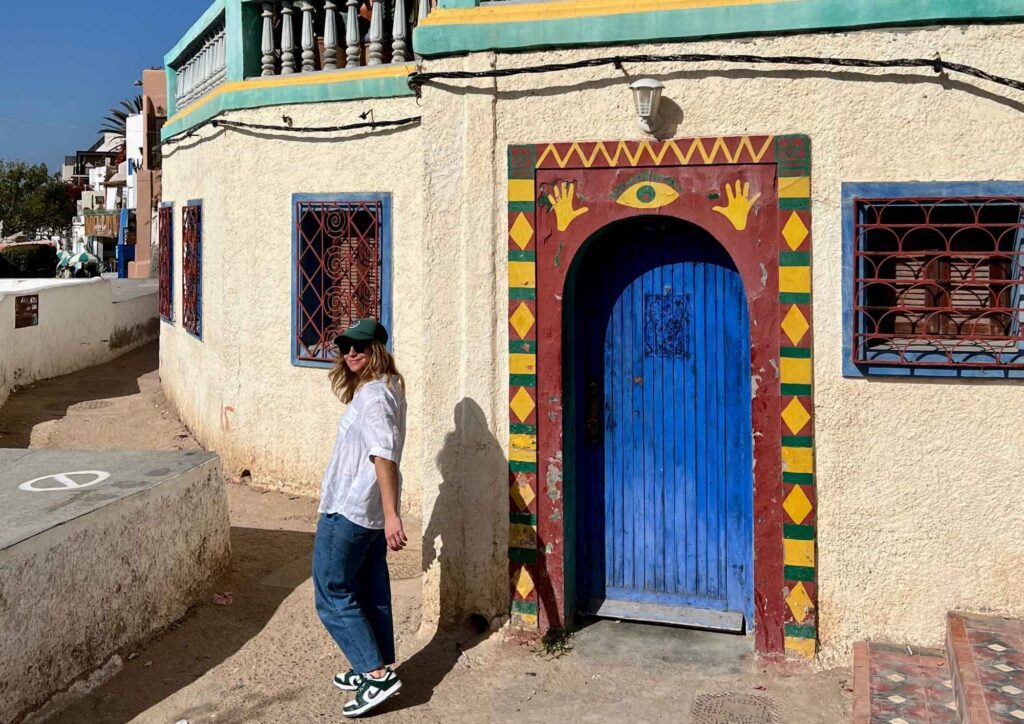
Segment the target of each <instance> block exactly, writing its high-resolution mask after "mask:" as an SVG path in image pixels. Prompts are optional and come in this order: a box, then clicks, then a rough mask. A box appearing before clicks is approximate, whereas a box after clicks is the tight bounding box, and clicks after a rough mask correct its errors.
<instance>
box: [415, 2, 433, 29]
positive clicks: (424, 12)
mask: <svg viewBox="0 0 1024 724" xmlns="http://www.w3.org/2000/svg"><path fill="white" fill-rule="evenodd" d="M428 15H430V0H420V5H419V8H418V9H417V10H416V24H417V25H419V24H420V22H421V21H422V20H424V19H426V17H427V16H428Z"/></svg>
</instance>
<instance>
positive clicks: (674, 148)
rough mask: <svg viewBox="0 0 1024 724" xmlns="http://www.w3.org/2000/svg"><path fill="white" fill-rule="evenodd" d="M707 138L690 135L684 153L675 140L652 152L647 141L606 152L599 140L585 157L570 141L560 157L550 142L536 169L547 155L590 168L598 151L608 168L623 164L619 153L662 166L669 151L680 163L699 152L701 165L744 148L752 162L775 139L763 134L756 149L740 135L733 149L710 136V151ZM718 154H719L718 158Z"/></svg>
mask: <svg viewBox="0 0 1024 724" xmlns="http://www.w3.org/2000/svg"><path fill="white" fill-rule="evenodd" d="M711 140H712V139H710V138H694V139H693V140H692V141H691V142H690V146H689V148H687V149H686V151H685V152H683V151H682V150H680V148H679V145H678V144H677V143H676V142H675V141H665V142H664V143H662V144H661V150H660V151H655V150H654V146H653V144H651V142H650V141H641V142H640V143H639V144H638V145H637V147H636V151H635V152H632V153H631V152H630V150H629V147H630V145H631V142H629V141H619V142H618V143H617V144H616V145H615V152H614V153H613V154H609V153H608V149H607V148H606V146H605V145H604V143H603V142H598V143H596V144H594V149H593V151H592V152H591V153H590V157H589V158H588V157H587V155H586V154H585V153H584V151H583V149H582V148H581V147H580V144H579V143H573V144H572V145H571V146H569V150H568V151H566V153H565V156H562V155H561V154H560V153H559V152H558V149H557V148H556V147H555V144H553V143H551V144H548V146H547V148H545V149H544V152H543V153H541V155H540V157H539V158H538V159H537V168H540V167H541V166H542V165H543V164H544V161H545V160H547V158H548V156H552V157H553V158H554V159H555V163H557V164H558V167H559V168H565V167H566V166H567V165H569V162H570V161H572V160H573V159H576V160H577V161H578V162H579V163H581V164H582V165H583V167H584V168H590V167H591V166H593V164H594V161H595V159H597V157H598V155H599V154H600V155H601V156H603V157H604V161H605V163H606V164H607V165H608V166H611V167H616V166H621V165H624V164H620V163H619V158H620V157H622V156H625V157H626V160H628V161H629V165H630V166H637V165H639V162H640V160H641V159H642V158H643V156H644V154H645V153H646V154H649V155H650V159H651V161H653V162H654V165H656V166H661V165H663V162H664V160H665V157H666V156H668V153H669V151H671V152H672V154H673V155H674V156H675V160H676V161H677V162H678V164H679V165H681V166H687V165H689V163H690V159H692V158H693V156H694V154H695V153H699V154H700V157H701V159H702V160H703V162H704V163H705V164H710V163H716V162H721V161H726V162H728V163H736V161H737V160H738V159H739V158H740V156H742V154H743V151H744V150H746V151H748V152H749V153H750V157H751V158H752V159H753V161H752V163H758V162H759V161H760V160H761V159H762V158H763V157H764V155H765V154H766V153H767V152H768V149H769V148H770V147H771V144H772V143H773V142H774V141H775V137H774V136H768V137H766V138H765V141H764V145H763V146H762V147H761V149H760V150H758V149H755V148H754V145H753V144H752V143H751V142H750V136H742V137H740V140H739V143H738V144H737V145H736V149H735V151H730V149H729V145H728V143H726V139H725V138H723V137H721V136H719V137H717V138H715V139H714V144H713V145H712V147H711V150H710V151H708V150H707V149H706V148H705V147H704V144H705V142H708V141H711ZM719 154H721V155H722V156H723V158H722V159H719V158H718V155H719Z"/></svg>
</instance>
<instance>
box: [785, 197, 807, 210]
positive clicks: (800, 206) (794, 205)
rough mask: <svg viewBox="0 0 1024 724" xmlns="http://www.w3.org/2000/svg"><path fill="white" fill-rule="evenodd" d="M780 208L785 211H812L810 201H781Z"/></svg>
mask: <svg viewBox="0 0 1024 724" xmlns="http://www.w3.org/2000/svg"><path fill="white" fill-rule="evenodd" d="M779 208H780V209H782V210H784V211H810V209H811V200H810V199H779Z"/></svg>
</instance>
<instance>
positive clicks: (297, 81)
mask: <svg viewBox="0 0 1024 724" xmlns="http://www.w3.org/2000/svg"><path fill="white" fill-rule="evenodd" d="M415 71H416V64H415V63H404V64H400V65H370V66H363V67H362V68H352V69H350V70H332V71H327V72H324V71H320V72H317V73H296V74H293V75H276V76H272V77H267V78H250V79H248V80H233V81H230V82H228V83H221V84H220V85H219V86H217V87H216V88H214V89H213V90H212V91H210V92H209V93H207V94H206V95H204V96H203V97H202V98H200V99H199V100H197V101H196V102H195V103H192V104H190V105H188V106H185V107H184V108H182V109H181V110H179V111H178V112H177V113H175V114H174V115H173V116H171V117H170V118H168V119H167V121H166V123H167V125H170V124H172V123H175V122H176V121H180V120H181V119H182V118H184V117H185V116H188V115H190V114H192V113H195V112H196V111H197V110H199V109H200V108H202V107H203V106H205V105H206V104H207V103H209V102H210V101H212V100H213V99H214V98H216V97H217V96H220V95H223V94H224V93H230V92H231V91H246V90H256V89H258V88H278V87H282V86H297V85H319V84H321V83H349V82H351V81H357V80H371V79H373V78H401V77H404V76H407V75H411V74H412V73H414V72H415Z"/></svg>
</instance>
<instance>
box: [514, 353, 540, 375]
mask: <svg viewBox="0 0 1024 724" xmlns="http://www.w3.org/2000/svg"><path fill="white" fill-rule="evenodd" d="M508 371H509V373H511V374H513V375H535V374H537V355H535V354H510V355H509V356H508Z"/></svg>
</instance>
